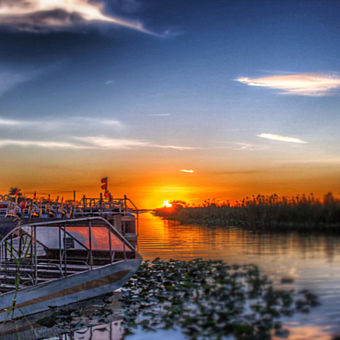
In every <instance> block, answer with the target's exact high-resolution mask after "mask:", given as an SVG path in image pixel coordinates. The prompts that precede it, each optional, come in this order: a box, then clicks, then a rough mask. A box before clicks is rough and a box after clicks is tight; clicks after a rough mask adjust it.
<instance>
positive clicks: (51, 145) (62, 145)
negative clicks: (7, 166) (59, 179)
mask: <svg viewBox="0 0 340 340" xmlns="http://www.w3.org/2000/svg"><path fill="white" fill-rule="evenodd" d="M5 146H21V147H32V146H33V147H40V148H47V149H89V148H90V147H88V146H84V145H76V144H73V143H67V142H55V141H34V140H15V139H0V147H5Z"/></svg>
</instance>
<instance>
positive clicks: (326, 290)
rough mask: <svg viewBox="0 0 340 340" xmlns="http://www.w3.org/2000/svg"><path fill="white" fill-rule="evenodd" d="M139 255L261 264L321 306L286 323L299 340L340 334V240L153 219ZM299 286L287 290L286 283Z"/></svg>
mask: <svg viewBox="0 0 340 340" xmlns="http://www.w3.org/2000/svg"><path fill="white" fill-rule="evenodd" d="M139 231H140V235H139V251H140V253H141V254H142V255H143V258H144V259H154V258H155V257H160V258H163V259H169V258H175V259H182V260H190V259H194V258H197V257H201V258H204V259H222V260H224V261H226V262H229V263H240V264H242V263H254V264H257V265H258V266H259V267H260V269H261V270H262V272H263V273H264V274H265V275H268V276H269V277H270V278H271V279H272V280H273V281H274V282H275V283H276V285H278V286H279V287H280V288H287V289H290V288H296V289H303V288H307V289H310V290H311V291H313V292H314V293H316V294H317V295H318V296H319V298H320V301H321V303H322V304H321V306H319V307H317V308H314V309H313V310H312V312H311V313H310V314H307V315H302V314H296V315H294V316H293V317H291V318H286V319H284V322H285V325H286V327H288V328H289V330H290V336H289V339H293V340H306V339H308V340H310V339H311V340H331V339H332V338H333V336H334V335H335V334H340V325H339V323H338V320H339V319H340V305H338V304H337V301H339V298H340V237H335V236H325V235H315V234H314V235H311V234H309V235H297V234H268V233H267V234H263V233H262V234H256V233H254V232H248V231H244V230H241V229H238V228H232V229H223V228H207V227H202V226H181V225H176V224H175V223H171V222H167V221H162V220H160V219H158V218H156V217H153V216H152V215H150V214H145V215H141V218H140V229H139ZM287 276H288V277H291V278H293V279H294V283H293V284H288V285H282V284H281V278H282V277H287ZM121 331H122V330H121V325H120V323H117V322H115V323H112V322H111V323H106V324H101V325H99V326H95V327H89V328H86V329H82V330H78V331H76V332H72V333H68V334H64V335H63V336H60V335H59V337H58V338H50V339H63V340H68V339H92V340H97V339H100V340H109V339H110V340H112V339H114V340H118V339H121V336H122V333H121ZM159 338H163V339H166V340H173V339H176V340H180V339H185V337H184V336H183V334H181V333H180V332H179V331H178V330H170V331H159V332H156V333H145V332H141V331H138V332H136V334H134V335H131V336H128V337H127V339H128V340H142V339H143V340H144V339H150V340H153V339H159Z"/></svg>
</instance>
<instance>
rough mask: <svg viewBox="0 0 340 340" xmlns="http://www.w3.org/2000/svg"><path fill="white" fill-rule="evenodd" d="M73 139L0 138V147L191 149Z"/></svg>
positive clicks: (107, 139)
mask: <svg viewBox="0 0 340 340" xmlns="http://www.w3.org/2000/svg"><path fill="white" fill-rule="evenodd" d="M68 139H69V140H73V141H63V142H59V141H50V140H25V139H24V140H20V139H0V148H1V147H6V146H19V147H40V148H48V149H83V150H129V149H135V148H161V149H173V150H191V149H193V148H192V147H186V146H177V145H162V144H153V143H150V142H146V141H142V140H138V139H121V138H106V137H93V136H92V137H69V138H68Z"/></svg>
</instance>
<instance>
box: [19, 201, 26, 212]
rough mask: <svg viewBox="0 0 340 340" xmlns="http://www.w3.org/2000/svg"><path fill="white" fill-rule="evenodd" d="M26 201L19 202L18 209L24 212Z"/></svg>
mask: <svg viewBox="0 0 340 340" xmlns="http://www.w3.org/2000/svg"><path fill="white" fill-rule="evenodd" d="M26 203H27V202H26V200H23V201H21V202H20V204H19V207H20V208H21V209H22V210H24V209H25V208H26Z"/></svg>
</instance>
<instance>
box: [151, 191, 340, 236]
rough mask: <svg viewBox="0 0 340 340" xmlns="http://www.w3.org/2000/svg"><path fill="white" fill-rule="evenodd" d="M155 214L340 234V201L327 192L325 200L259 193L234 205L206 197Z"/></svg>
mask: <svg viewBox="0 0 340 340" xmlns="http://www.w3.org/2000/svg"><path fill="white" fill-rule="evenodd" d="M155 214H156V215H157V216H161V217H164V218H167V219H173V220H176V221H178V222H180V223H182V224H204V225H222V226H244V227H248V228H254V229H261V228H266V229H272V230H282V231H284V230H297V231H309V230H316V231H331V232H339V233H340V200H337V199H335V198H334V197H333V195H332V194H331V193H328V194H326V195H325V196H324V199H323V200H319V199H317V198H315V197H314V196H313V194H310V195H309V196H306V195H297V196H293V197H287V196H278V195H277V194H273V195H270V196H265V195H257V196H252V197H246V198H244V199H243V200H241V201H236V202H235V203H234V204H231V203H230V202H228V201H227V202H217V201H214V200H206V201H204V202H203V203H201V204H200V205H198V206H191V207H189V206H186V205H179V204H174V205H173V206H172V207H171V208H161V209H156V210H155Z"/></svg>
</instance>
